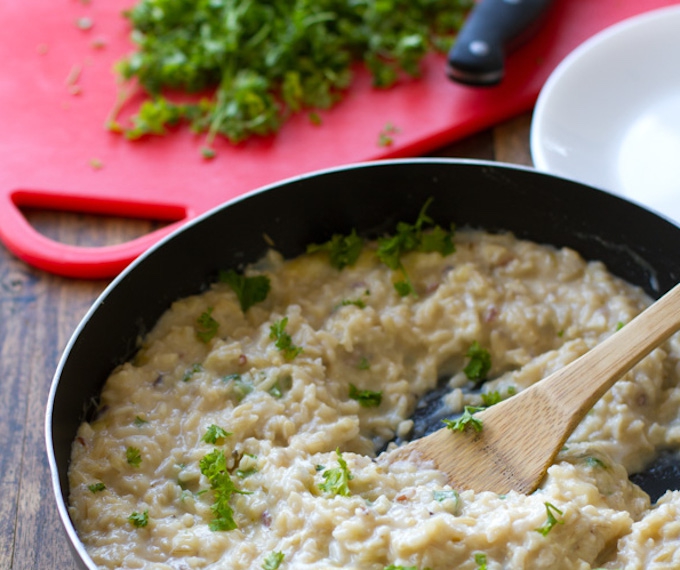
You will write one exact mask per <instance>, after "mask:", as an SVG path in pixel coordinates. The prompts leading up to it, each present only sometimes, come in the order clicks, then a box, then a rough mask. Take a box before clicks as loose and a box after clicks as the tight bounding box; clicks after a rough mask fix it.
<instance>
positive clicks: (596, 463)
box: [583, 455, 607, 469]
mask: <svg viewBox="0 0 680 570" xmlns="http://www.w3.org/2000/svg"><path fill="white" fill-rule="evenodd" d="M583 461H584V463H585V464H586V465H587V466H588V467H598V468H600V469H606V468H607V464H606V463H605V462H604V461H602V460H601V459H598V458H597V457H593V456H592V455H586V456H585V457H584V458H583Z"/></svg>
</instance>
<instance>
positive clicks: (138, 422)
mask: <svg viewBox="0 0 680 570" xmlns="http://www.w3.org/2000/svg"><path fill="white" fill-rule="evenodd" d="M148 423H149V422H148V421H146V420H145V419H144V418H142V417H140V416H135V425H136V426H137V427H142V426H143V425H144V424H148Z"/></svg>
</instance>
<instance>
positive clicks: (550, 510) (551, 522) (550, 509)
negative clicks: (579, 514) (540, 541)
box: [534, 502, 564, 536]
mask: <svg viewBox="0 0 680 570" xmlns="http://www.w3.org/2000/svg"><path fill="white" fill-rule="evenodd" d="M544 504H545V512H546V514H547V520H546V521H545V523H544V524H543V525H541V526H540V527H538V528H537V529H534V530H535V531H536V532H539V533H541V534H542V535H543V536H547V535H548V533H549V532H550V531H551V530H552V529H553V527H554V526H555V525H556V524H564V519H557V517H556V516H555V514H558V515H562V514H563V513H562V511H561V510H560V509H558V508H557V507H556V506H555V505H553V504H551V503H548V502H546V503H544Z"/></svg>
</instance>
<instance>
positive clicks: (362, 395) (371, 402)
mask: <svg viewBox="0 0 680 570" xmlns="http://www.w3.org/2000/svg"><path fill="white" fill-rule="evenodd" d="M349 397H350V398H351V399H352V400H356V401H357V402H359V404H361V406H362V407H364V408H377V407H378V406H380V403H381V402H382V392H374V391H372V390H359V388H357V387H356V386H355V385H354V384H350V385H349Z"/></svg>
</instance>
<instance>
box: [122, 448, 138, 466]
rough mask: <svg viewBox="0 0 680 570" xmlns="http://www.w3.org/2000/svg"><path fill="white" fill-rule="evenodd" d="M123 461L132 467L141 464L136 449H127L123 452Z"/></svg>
mask: <svg viewBox="0 0 680 570" xmlns="http://www.w3.org/2000/svg"><path fill="white" fill-rule="evenodd" d="M125 459H126V460H127V462H128V463H129V464H130V465H132V466H133V467H139V466H140V465H141V463H142V453H141V451H139V449H137V448H136V447H128V448H127V449H126V450H125Z"/></svg>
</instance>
